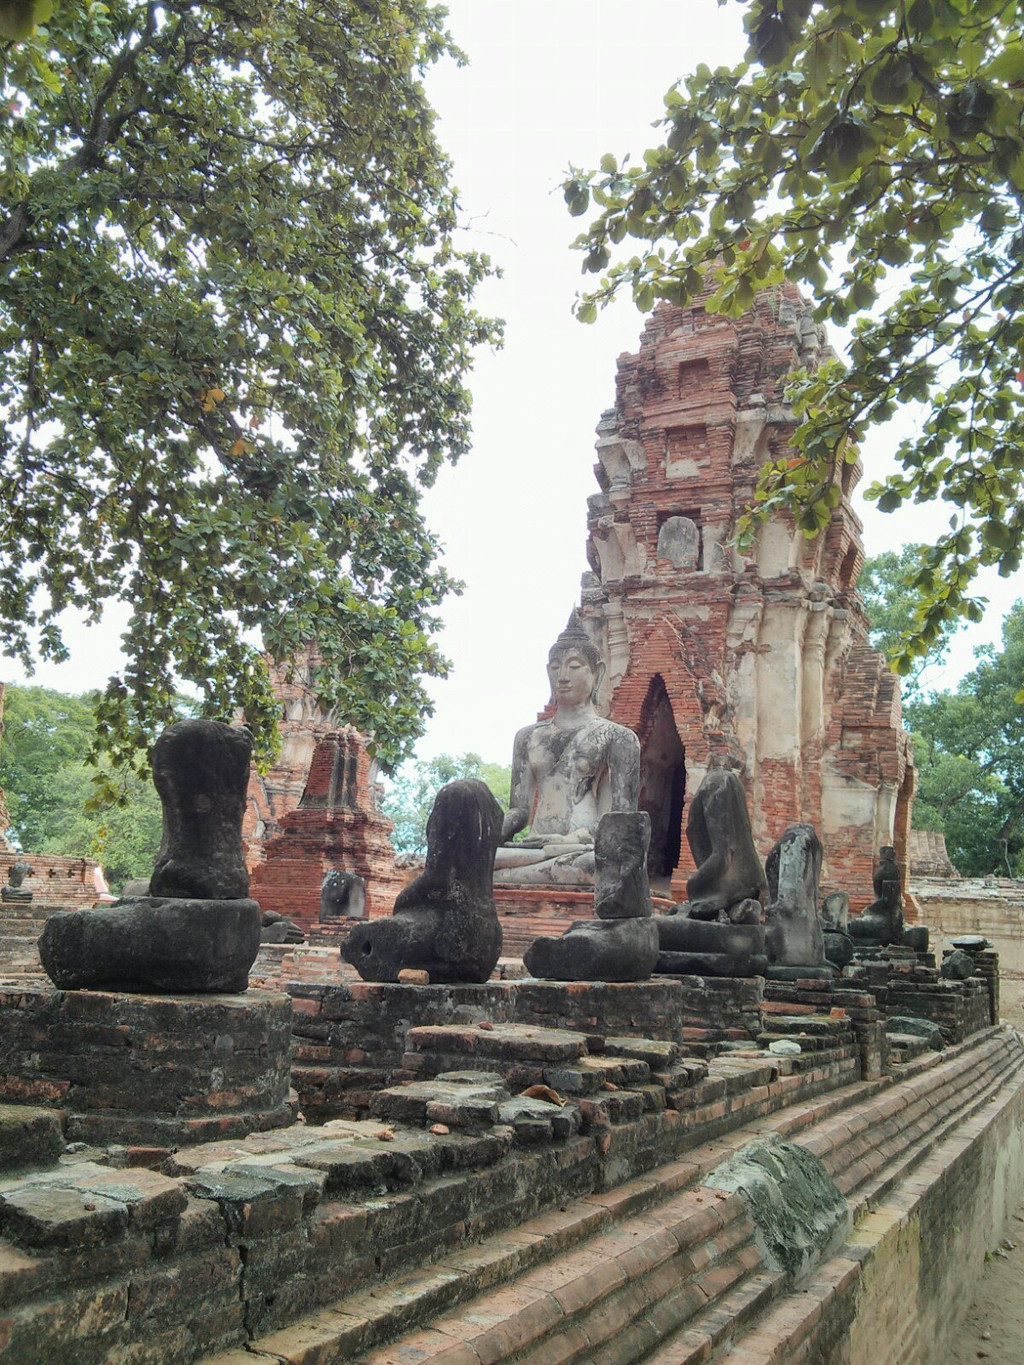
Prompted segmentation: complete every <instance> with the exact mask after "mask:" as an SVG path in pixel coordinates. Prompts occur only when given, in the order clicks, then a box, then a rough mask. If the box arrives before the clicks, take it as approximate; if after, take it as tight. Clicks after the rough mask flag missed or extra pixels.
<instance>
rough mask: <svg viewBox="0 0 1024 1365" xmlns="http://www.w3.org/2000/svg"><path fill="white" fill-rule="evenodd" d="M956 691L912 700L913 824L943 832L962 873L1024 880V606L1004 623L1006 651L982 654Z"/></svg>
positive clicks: (985, 648) (987, 650) (981, 651)
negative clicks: (1022, 689) (915, 790)
mask: <svg viewBox="0 0 1024 1365" xmlns="http://www.w3.org/2000/svg"><path fill="white" fill-rule="evenodd" d="M977 658H978V660H979V662H978V665H977V667H976V668H975V669H974V670H973V671H972V672H971V673H969V674H968V675H967V676H966V677H965V678H964V679H963V680H962V681H961V683H960V684H959V686H958V687H957V689H956V691H955V692H940V693H937V694H934V695H932V696H922V697H920V698H917V699H914V700H911V701H910V702H909V704H908V706H907V710H906V719H907V723H908V725H909V726H910V729H911V730H912V732H913V740H914V756H915V761H916V763H917V767H918V795H917V799H916V801H915V803H914V824H915V826H916V827H917V828H918V829H936V830H940V831H941V832H942V833H943V834H944V835H945V837H946V847H947V849H948V850H949V853H950V857H951V858H952V859H953V862H954V863H955V864H956V866H957V867H958V868H959V869H960V871H961V872H963V873H966V874H968V875H972V876H984V875H987V874H991V873H996V874H1001V875H1003V876H1006V875H1012V876H1022V875H1024V705H1022V704H1021V702H1020V701H1019V700H1018V697H1019V693H1020V687H1021V682H1022V680H1024V602H1017V603H1015V604H1014V606H1013V607H1012V608H1011V610H1010V612H1009V614H1008V615H1007V617H1006V620H1005V621H1004V623H1003V647H1002V649H1001V650H996V649H994V648H992V647H991V646H989V645H986V646H983V647H982V648H980V649H979V650H978V651H977Z"/></svg>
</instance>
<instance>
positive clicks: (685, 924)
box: [655, 757, 768, 977]
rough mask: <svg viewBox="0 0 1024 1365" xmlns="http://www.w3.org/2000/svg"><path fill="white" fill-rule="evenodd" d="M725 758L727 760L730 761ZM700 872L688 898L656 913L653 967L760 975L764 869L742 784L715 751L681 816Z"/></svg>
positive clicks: (702, 973) (681, 972) (763, 957)
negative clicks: (656, 944)
mask: <svg viewBox="0 0 1024 1365" xmlns="http://www.w3.org/2000/svg"><path fill="white" fill-rule="evenodd" d="M727 761H728V760H727ZM686 839H687V842H688V843H689V845H690V852H691V853H692V854H693V860H694V862H695V863H696V864H697V870H696V872H694V874H693V876H692V877H690V878H689V880H688V881H687V883H686V890H687V894H688V895H689V898H690V899H689V903H688V904H687V903H686V902H683V904H681V905H678V906H676V908H675V910H674V911H673V912H672V913H671V914H668V915H657V916H655V923H656V925H657V929H658V942H659V945H660V949H661V951H660V953H659V956H658V966H657V970H658V971H659V972H664V973H667V974H670V975H680V976H693V975H698V976H736V977H739V976H760V975H762V974H763V973H764V972H765V970H766V968H767V965H768V962H767V957H766V955H765V928H764V925H763V924H762V922H761V921H762V915H761V904H760V901H759V900H758V896H759V894H760V891H761V889H762V888H763V886H764V884H765V878H764V869H763V868H762V866H761V860H760V858H759V857H758V856H757V849H756V848H755V847H754V840H753V836H752V835H751V832H750V816H749V815H748V814H747V798H746V793H745V792H744V790H743V784H742V782H740V780H739V778H738V777H737V776H736V774H735V772H732V771H730V769H729V768H728V767H726V766H723V765H722V763H721V762H720V760H718V759H717V758H715V757H712V760H711V767H710V768H709V770H708V773H707V775H706V777H705V778H704V781H703V782H702V783H701V784H700V786H699V787H698V788H697V792H696V794H695V795H694V797H693V801H692V802H691V805H690V813H689V815H688V816H687V820H686Z"/></svg>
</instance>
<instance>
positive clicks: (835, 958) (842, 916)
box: [821, 891, 853, 968]
mask: <svg viewBox="0 0 1024 1365" xmlns="http://www.w3.org/2000/svg"><path fill="white" fill-rule="evenodd" d="M849 921H850V897H849V896H848V895H847V894H846V892H845V891H830V892H829V893H828V895H827V896H826V897H825V899H824V900H823V901H822V903H821V931H822V935H823V936H824V939H825V958H826V960H827V961H829V962H831V963H832V965H833V967H839V968H843V967H845V966H846V965H847V964H848V963H849V962H850V961H852V959H853V939H852V938H851V937H850V935H849V933H848V931H847V925H848V924H849Z"/></svg>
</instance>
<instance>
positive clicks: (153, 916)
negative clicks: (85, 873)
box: [39, 896, 260, 995]
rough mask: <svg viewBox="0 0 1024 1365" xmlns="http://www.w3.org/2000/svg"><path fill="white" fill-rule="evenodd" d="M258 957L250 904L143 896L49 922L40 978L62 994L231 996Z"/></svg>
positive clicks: (255, 914)
mask: <svg viewBox="0 0 1024 1365" xmlns="http://www.w3.org/2000/svg"><path fill="white" fill-rule="evenodd" d="M259 949H260V907H259V904H258V903H257V902H256V901H253V900H242V899H239V900H184V899H182V900H174V899H170V898H164V897H159V896H147V897H143V898H140V899H139V900H122V901H118V902H117V903H116V904H115V905H105V906H102V907H101V908H99V909H95V910H76V911H68V912H62V913H60V914H57V915H51V916H50V918H49V919H48V920H47V921H46V925H45V927H44V928H43V932H42V934H41V935H40V938H39V956H40V959H41V960H42V964H43V970H44V971H45V972H46V974H47V976H48V977H49V978H50V980H51V981H52V982H53V984H54V985H55V986H59V987H61V988H62V989H64V990H108V991H127V992H129V993H135V994H138V993H144V992H157V993H165V994H182V995H191V994H205V993H207V992H213V991H216V992H227V993H230V994H235V993H237V992H239V991H244V990H245V989H246V988H247V987H248V985H249V968H250V967H251V966H252V964H253V963H254V962H255V961H256V954H257V953H258V952H259Z"/></svg>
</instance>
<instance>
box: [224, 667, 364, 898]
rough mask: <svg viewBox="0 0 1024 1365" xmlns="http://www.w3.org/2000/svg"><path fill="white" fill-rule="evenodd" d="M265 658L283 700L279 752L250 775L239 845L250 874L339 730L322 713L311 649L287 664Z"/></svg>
mask: <svg viewBox="0 0 1024 1365" xmlns="http://www.w3.org/2000/svg"><path fill="white" fill-rule="evenodd" d="M265 657H266V660H267V668H268V670H269V672H270V682H271V686H272V687H273V689H274V691H275V692H276V693H277V695H278V697H279V698H280V699H281V716H280V719H279V721H278V730H279V732H280V735H281V752H280V753H279V754H278V756H277V759H276V761H275V762H274V764H273V766H272V767H270V768H268V769H267V771H266V772H265V773H261V772H259V771H258V769H257V768H256V766H255V764H254V765H253V767H252V771H251V772H250V774H249V789H248V791H247V792H246V808H245V816H244V818H243V820H242V843H243V845H244V847H245V861H246V864H247V865H248V868H249V871H250V872H252V870H253V869H254V868H255V867H256V865H257V864H258V863H261V862H262V861H263V857H264V849H265V845H266V844H267V843H269V841H270V840H271V839H274V838H276V837H277V835H279V834H280V833H281V829H282V824H281V822H282V820H283V819H284V817H285V816H286V815H287V814H288V812H289V811H293V810H294V809H295V808H296V806H297V805H298V804H299V802H300V801H301V799H302V793H303V792H304V791H305V790H306V778H307V777H308V776H309V765H310V764H311V763H312V761H313V753H314V750H315V749H316V746H317V744H318V743H319V742H320V740H321V739H323V738H324V736H325V735H329V734H330V733H331V732H332V731H333V730H337V729H338V727H339V725H341V724H342V721H341V719H340V718H339V717H338V715H337V713H336V712H335V711H325V710H324V708H323V707H322V706H321V705H320V701H319V698H318V697H317V695H316V687H315V675H316V668H317V665H318V663H319V662H320V660H319V655H318V654H317V649H316V645H315V643H312V642H311V643H310V644H308V645H307V646H306V648H305V650H304V651H303V652H302V654H301V655H299V656H298V657H297V658H295V659H293V660H292V661H291V662H290V663H286V664H279V663H275V662H274V660H273V659H271V658H270V656H269V655H267V656H265Z"/></svg>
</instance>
